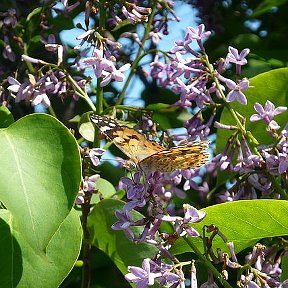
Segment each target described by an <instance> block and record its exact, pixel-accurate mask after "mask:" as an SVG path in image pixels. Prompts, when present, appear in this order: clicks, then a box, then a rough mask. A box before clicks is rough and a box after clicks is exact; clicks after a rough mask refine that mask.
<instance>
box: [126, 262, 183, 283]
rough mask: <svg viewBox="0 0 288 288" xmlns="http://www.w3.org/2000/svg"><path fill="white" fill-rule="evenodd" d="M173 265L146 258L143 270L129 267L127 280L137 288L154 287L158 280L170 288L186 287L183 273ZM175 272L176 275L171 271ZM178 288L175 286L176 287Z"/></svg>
mask: <svg viewBox="0 0 288 288" xmlns="http://www.w3.org/2000/svg"><path fill="white" fill-rule="evenodd" d="M173 268H174V267H173V265H169V264H164V263H159V264H157V263H156V262H154V261H153V260H151V259H149V258H146V259H144V260H143V262H142V268H139V267H136V266H128V271H129V273H128V274H126V275H125V278H126V280H127V281H129V282H133V283H136V287H137V288H146V287H148V286H152V285H154V283H155V279H157V280H158V281H159V282H160V284H161V285H167V284H169V285H171V284H172V286H169V287H185V285H184V276H183V272H182V271H179V270H176V269H173ZM173 270H175V272H176V273H172V272H171V271H173ZM174 284H175V285H176V286H175V285H174Z"/></svg>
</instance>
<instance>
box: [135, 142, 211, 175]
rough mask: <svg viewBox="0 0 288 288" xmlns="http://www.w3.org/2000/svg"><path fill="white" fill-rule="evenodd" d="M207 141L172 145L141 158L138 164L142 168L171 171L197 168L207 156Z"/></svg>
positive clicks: (204, 161)
mask: <svg viewBox="0 0 288 288" xmlns="http://www.w3.org/2000/svg"><path fill="white" fill-rule="evenodd" d="M208 144H209V141H202V142H197V143H193V144H189V145H187V146H178V147H173V148H171V149H169V150H164V151H161V152H158V153H156V154H153V155H151V156H149V157H147V158H145V159H143V160H142V161H141V162H140V163H139V166H140V167H141V169H142V170H144V171H146V170H150V171H155V170H157V171H159V172H173V171H175V170H176V169H182V170H186V169H190V168H197V167H200V166H202V165H204V164H205V163H206V162H207V161H208V158H209V154H208V153H207V152H206V151H205V150H206V149H207V148H208Z"/></svg>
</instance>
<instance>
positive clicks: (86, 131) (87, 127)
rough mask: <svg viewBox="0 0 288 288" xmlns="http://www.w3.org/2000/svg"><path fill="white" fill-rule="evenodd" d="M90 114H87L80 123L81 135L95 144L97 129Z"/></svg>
mask: <svg viewBox="0 0 288 288" xmlns="http://www.w3.org/2000/svg"><path fill="white" fill-rule="evenodd" d="M90 114H91V113H90V112H86V113H84V114H83V115H82V116H81V119H80V121H79V123H78V129H79V133H80V134H81V136H82V137H84V138H85V139H86V140H88V141H90V142H93V141H94V134H95V127H94V125H93V124H92V123H91V121H90V118H89V115H90Z"/></svg>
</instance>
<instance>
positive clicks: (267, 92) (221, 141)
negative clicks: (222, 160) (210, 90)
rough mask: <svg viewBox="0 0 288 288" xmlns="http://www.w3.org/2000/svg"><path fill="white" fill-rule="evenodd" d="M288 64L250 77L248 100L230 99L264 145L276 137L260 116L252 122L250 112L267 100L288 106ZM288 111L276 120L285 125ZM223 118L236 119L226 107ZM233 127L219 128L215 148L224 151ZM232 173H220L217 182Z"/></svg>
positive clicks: (228, 121) (221, 120) (251, 130)
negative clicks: (267, 129) (242, 101)
mask: <svg viewBox="0 0 288 288" xmlns="http://www.w3.org/2000/svg"><path fill="white" fill-rule="evenodd" d="M287 83H288V68H281V69H276V70H271V71H269V72H265V73H262V74H260V75H258V76H256V77H253V78H251V79H250V86H251V87H250V88H249V89H248V90H244V91H243V92H244V93H245V95H246V97H247V100H248V104H247V105H241V104H239V103H238V102H236V101H235V102H232V103H230V105H231V107H232V108H233V109H234V110H235V111H237V112H239V113H240V114H241V115H242V116H244V117H245V118H246V120H247V121H246V130H247V131H250V132H251V133H252V135H253V136H254V137H255V138H256V139H257V140H258V142H259V143H260V144H261V145H264V144H271V143H273V141H274V138H272V137H271V136H270V135H269V133H268V132H267V131H266V124H265V123H264V121H262V120H260V121H257V122H250V117H251V115H253V114H255V113H256V111H255V109H254V104H255V103H256V102H258V103H260V104H261V105H262V106H264V105H265V103H266V101H267V100H270V101H271V102H272V103H274V105H275V107H278V106H288V85H287ZM287 114H288V111H286V112H284V113H282V114H279V115H277V116H276V117H275V120H276V121H277V123H278V124H279V125H280V126H281V127H282V128H283V127H284V125H285V124H286V123H287V119H288V118H287V117H288V116H287ZM220 122H221V123H223V124H228V125H235V124H236V123H235V120H234V119H233V118H232V116H231V114H230V112H229V111H228V109H227V108H224V109H223V112H222V114H221V119H220ZM232 132H233V131H229V130H224V129H218V131H217V139H216V151H217V153H220V152H222V151H223V148H224V146H225V145H226V143H227V141H228V138H229V137H230V136H231V134H232ZM228 177H231V173H230V174H227V173H225V171H224V172H221V173H218V178H217V183H218V184H222V183H223V182H225V181H226V180H227V178H228Z"/></svg>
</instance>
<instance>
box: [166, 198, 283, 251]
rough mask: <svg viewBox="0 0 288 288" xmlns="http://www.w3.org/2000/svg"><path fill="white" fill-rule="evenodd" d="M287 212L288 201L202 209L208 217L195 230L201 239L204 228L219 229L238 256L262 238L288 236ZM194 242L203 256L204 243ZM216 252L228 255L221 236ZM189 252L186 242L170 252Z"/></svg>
mask: <svg viewBox="0 0 288 288" xmlns="http://www.w3.org/2000/svg"><path fill="white" fill-rule="evenodd" d="M287 209H288V201H285V200H270V199H262V200H241V201H235V202H227V203H223V204H219V205H214V206H210V207H207V208H205V209H203V210H205V211H206V212H207V216H206V217H205V218H204V220H203V221H201V222H200V223H196V224H193V225H192V226H193V227H194V228H195V229H196V230H197V231H198V232H199V233H200V234H201V235H202V234H203V233H202V228H203V226H204V225H207V226H209V225H211V224H214V225H216V226H217V228H219V231H220V232H221V233H222V234H224V236H225V237H227V242H231V241H233V243H234V246H235V251H236V253H238V252H240V251H242V250H243V249H245V248H247V247H249V246H251V245H254V244H255V243H256V242H257V241H259V240H260V239H262V238H266V237H276V236H285V235H288V222H287ZM208 236H209V234H208ZM193 242H194V243H195V245H196V246H197V247H198V249H199V250H200V251H202V252H203V243H202V241H201V239H199V238H193ZM217 248H220V249H221V250H222V251H225V252H229V250H228V249H227V245H226V244H225V243H223V240H222V239H221V238H220V237H219V236H217V237H216V238H215V241H214V240H213V250H214V251H216V249H217ZM188 251H190V252H191V248H190V247H189V246H188V245H187V244H186V242H185V241H184V240H183V239H179V240H177V242H176V243H175V245H174V246H173V247H172V249H171V253H175V254H181V253H184V252H188Z"/></svg>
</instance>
